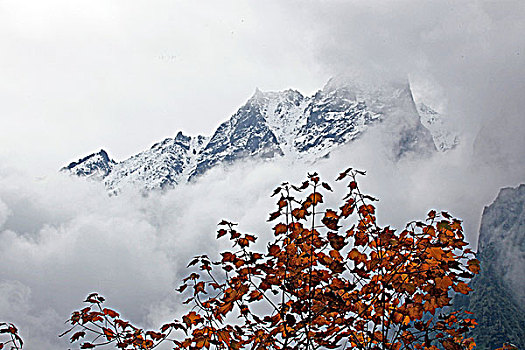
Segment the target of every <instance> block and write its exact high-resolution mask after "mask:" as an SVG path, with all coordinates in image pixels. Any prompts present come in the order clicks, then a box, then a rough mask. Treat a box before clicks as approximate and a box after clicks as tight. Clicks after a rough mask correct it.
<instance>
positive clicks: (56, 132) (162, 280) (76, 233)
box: [0, 0, 525, 349]
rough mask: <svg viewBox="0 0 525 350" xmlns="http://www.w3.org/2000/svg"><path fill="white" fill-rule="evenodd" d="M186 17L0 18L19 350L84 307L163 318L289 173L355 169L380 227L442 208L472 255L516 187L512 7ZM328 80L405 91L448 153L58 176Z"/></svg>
mask: <svg viewBox="0 0 525 350" xmlns="http://www.w3.org/2000/svg"><path fill="white" fill-rule="evenodd" d="M200 5H201V4H198V5H197V4H195V3H193V2H186V1H181V2H173V1H160V2H158V3H156V4H155V5H152V4H149V3H148V4H146V3H144V2H139V1H129V0H128V1H126V2H123V1H122V2H119V1H115V2H112V3H107V2H102V1H90V2H85V1H79V2H75V3H72V2H70V1H61V0H54V1H50V2H46V5H45V6H44V5H42V3H40V2H37V1H28V2H18V1H3V2H1V3H0V10H1V11H0V23H1V24H0V29H2V31H0V45H1V47H2V48H4V50H2V54H1V55H0V63H1V65H0V72H1V73H2V77H3V81H2V83H1V84H0V102H1V106H2V115H1V117H0V118H1V121H2V126H1V128H0V242H2V244H1V245H0V257H1V258H0V259H1V266H2V268H1V269H0V320H2V321H4V320H5V321H9V322H14V323H16V324H17V325H18V326H19V328H20V330H21V335H22V336H23V337H24V339H25V340H26V343H27V348H28V349H30V348H38V349H57V348H64V349H65V348H67V346H68V342H67V339H66V340H64V339H58V338H57V334H59V333H61V332H62V331H64V330H65V325H64V324H63V321H65V320H66V319H67V318H68V316H69V313H70V312H71V311H72V310H73V309H75V308H80V307H81V306H82V300H83V299H84V298H85V296H86V295H87V294H88V293H90V292H92V291H98V292H100V293H102V294H103V295H104V296H106V298H107V299H108V305H111V306H113V307H115V308H117V309H118V310H119V311H120V312H121V314H122V315H123V317H125V318H128V319H130V320H132V321H134V322H136V323H138V324H140V325H143V326H148V327H156V326H159V325H160V324H161V322H164V321H167V320H169V319H170V318H171V317H172V316H173V315H176V314H177V313H178V312H180V310H181V309H180V306H179V305H180V300H179V299H178V298H177V296H176V293H175V292H174V288H175V287H177V286H178V284H179V282H180V279H181V277H182V276H183V275H184V273H185V266H186V263H187V261H188V259H189V258H190V257H191V256H193V255H197V254H201V253H203V252H209V253H210V254H211V255H213V254H216V253H217V252H218V251H220V250H223V249H225V248H226V247H227V243H226V242H221V241H219V242H218V241H216V240H215V230H216V224H217V223H218V222H219V221H220V220H221V219H223V218H226V219H230V220H232V221H235V222H239V223H240V224H241V225H240V229H241V230H246V231H250V232H257V233H259V234H261V235H262V237H263V238H261V239H262V240H264V239H265V238H264V237H267V236H265V235H267V234H268V232H270V231H269V228H270V227H271V226H270V225H269V224H268V223H266V219H267V214H268V213H269V212H270V211H272V210H273V209H274V204H275V203H274V199H271V198H270V197H269V195H270V194H271V191H272V190H273V188H274V187H275V186H276V185H278V184H279V183H281V182H282V181H288V180H290V181H301V180H303V179H304V177H305V176H306V173H307V172H311V171H314V170H316V171H318V172H319V173H320V174H321V176H322V177H323V178H324V179H325V180H327V181H329V182H331V183H332V184H333V181H331V180H333V179H334V178H335V177H336V176H337V174H338V173H339V171H341V170H344V169H346V168H347V167H348V166H353V167H356V168H360V169H364V170H367V173H368V175H367V176H366V177H365V178H364V179H363V180H362V186H363V189H364V190H365V191H366V192H369V193H371V194H372V195H374V196H376V197H378V198H380V202H379V203H378V218H379V220H380V222H381V224H385V225H386V224H391V225H392V226H394V227H397V228H402V226H403V225H404V223H406V222H407V221H410V220H413V219H417V218H419V219H421V218H424V216H425V215H426V213H427V211H428V210H430V209H432V208H435V209H437V210H447V211H449V212H450V213H451V214H452V215H454V216H456V217H459V218H461V219H462V220H463V221H464V228H465V232H466V235H467V238H468V240H469V242H470V243H471V245H472V246H473V247H475V246H476V243H477V234H478V229H479V222H480V217H481V212H482V210H483V207H484V206H486V205H488V204H490V203H491V202H492V201H493V200H494V198H495V197H496V195H497V193H498V191H499V189H500V188H501V187H504V186H516V185H518V184H519V183H521V182H524V181H525V162H524V161H523V159H525V158H524V156H525V154H524V153H525V141H524V138H523V135H524V134H525V123H524V116H523V111H524V110H525V99H523V91H525V86H524V85H525V69H524V67H525V64H524V63H525V62H524V59H523V57H524V55H525V53H524V47H525V37H524V36H523V32H525V4H524V3H523V2H521V1H514V2H513V1H506V2H497V3H496V2H481V1H476V2H461V3H459V2H457V1H450V2H447V1H435V2H417V1H405V2H386V1H384V2H383V1H374V2H363V1H350V2H349V1H344V2H343V1H331V2H327V1H301V2H297V1H289V2H282V1H265V2H264V3H263V2H257V3H256V2H253V3H246V2H238V1H226V2H221V3H220V4H218V3H216V2H205V3H204V5H202V6H200ZM340 74H344V75H347V76H353V77H357V78H358V79H361V80H363V79H370V78H372V79H374V80H377V79H380V80H381V79H392V78H396V79H397V78H399V77H402V78H403V79H406V77H408V79H409V80H410V83H411V86H412V90H413V93H414V96H415V98H416V101H418V102H425V103H427V104H429V105H430V106H432V107H434V108H436V109H437V110H438V111H439V112H441V113H442V114H443V116H444V118H445V119H446V120H447V123H448V124H449V125H450V126H451V127H452V128H453V129H454V131H456V132H458V133H459V136H460V144H459V145H458V146H457V147H456V148H455V149H453V150H451V151H448V152H445V153H435V154H433V155H431V156H427V157H422V156H416V155H412V156H410V155H409V156H407V157H405V158H404V159H402V160H400V161H399V162H394V161H393V160H392V159H393V158H392V157H391V155H390V154H389V149H388V148H387V147H385V144H388V140H385V138H387V137H386V136H385V135H386V134H385V133H384V130H382V129H381V128H374V129H370V130H369V132H367V133H366V134H365V135H364V137H362V138H361V139H360V140H359V141H358V142H357V143H354V144H352V145H347V146H344V147H342V148H340V149H338V150H337V151H335V152H333V153H332V154H331V155H330V157H329V158H328V159H323V160H320V161H319V162H317V163H316V164H300V163H295V164H290V163H289V162H288V161H287V160H282V159H281V160H274V161H268V162H256V161H250V162H242V163H239V164H235V165H234V166H232V167H228V168H216V169H213V170H212V171H210V172H209V173H207V174H206V175H205V176H204V177H202V178H201V179H199V181H197V182H196V183H194V184H189V185H183V186H179V187H177V188H175V189H173V190H171V191H168V192H166V193H164V194H161V193H151V194H149V195H148V196H143V195H141V194H140V193H139V192H138V191H137V192H133V191H131V190H129V191H126V192H124V193H122V194H121V195H119V196H113V197H109V196H108V195H107V193H106V192H105V190H104V189H103V187H102V186H101V184H98V183H95V182H89V181H84V180H82V179H74V178H70V177H68V176H65V175H63V174H58V173H57V170H58V169H59V168H60V167H62V166H63V165H65V164H67V163H68V162H69V161H71V160H75V159H78V157H80V156H82V155H85V154H87V153H90V152H92V151H94V150H98V149H100V147H104V148H105V149H106V150H107V151H108V152H109V154H110V156H112V157H114V158H116V160H122V159H124V158H125V157H127V156H129V155H131V154H133V153H136V152H138V151H141V150H143V149H145V148H146V147H149V146H150V145H151V144H153V143H155V142H156V141H158V140H160V139H163V138H164V137H168V136H173V135H175V134H176V132H177V131H178V130H183V131H185V132H189V133H190V134H193V135H195V134H197V133H203V134H209V133H211V132H212V130H214V129H215V128H216V127H217V125H218V124H219V123H220V122H222V121H224V120H226V119H227V118H228V117H229V115H230V114H231V113H233V112H234V111H235V110H236V108H238V106H240V105H242V104H243V103H244V101H245V100H246V98H247V97H248V96H250V95H251V94H252V92H253V90H254V89H255V87H256V86H258V87H260V88H261V89H262V90H268V89H271V90H280V89H285V88H296V89H298V90H300V91H302V92H303V93H305V94H311V93H312V92H314V91H315V90H316V89H319V88H321V87H322V85H323V83H324V82H325V81H326V80H328V78H329V77H330V76H336V75H340ZM343 187H344V186H343V185H334V189H335V190H336V193H335V194H334V195H333V196H332V197H329V198H331V199H329V201H328V202H327V205H328V206H331V207H335V206H336V205H337V203H338V199H339V198H340V197H342V195H343V193H342V192H341V191H339V192H338V190H342V188H343ZM327 200H328V197H327Z"/></svg>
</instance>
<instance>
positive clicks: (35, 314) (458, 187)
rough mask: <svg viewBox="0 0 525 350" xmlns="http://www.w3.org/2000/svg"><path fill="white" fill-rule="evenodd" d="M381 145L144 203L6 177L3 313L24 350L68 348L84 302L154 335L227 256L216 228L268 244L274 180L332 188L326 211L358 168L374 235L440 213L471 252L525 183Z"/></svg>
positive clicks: (224, 173)
mask: <svg viewBox="0 0 525 350" xmlns="http://www.w3.org/2000/svg"><path fill="white" fill-rule="evenodd" d="M381 135H383V136H381ZM384 135H385V134H384V133H382V132H381V130H380V128H376V129H372V130H371V131H370V132H369V133H367V134H366V135H365V137H363V138H362V139H361V140H360V141H359V142H357V143H356V144H353V145H351V146H345V147H342V148H340V149H339V150H338V151H336V152H334V153H333V154H332V155H331V157H330V158H329V159H325V160H322V161H320V162H318V163H317V164H316V165H315V166H313V165H308V164H289V163H287V162H286V161H284V160H276V161H272V162H248V163H240V164H237V165H235V166H233V167H230V168H228V169H226V170H225V169H214V170H212V171H210V172H209V173H208V174H207V175H206V176H204V177H203V178H202V179H200V181H198V182H196V183H195V184H189V185H183V186H179V187H177V188H175V189H174V190H171V191H168V192H166V193H164V194H158V193H152V194H151V195H149V196H147V197H144V196H142V195H140V194H138V193H131V192H130V191H128V192H126V193H123V194H121V195H119V196H116V197H108V196H107V195H106V193H105V191H104V190H103V188H102V186H101V184H98V183H92V182H86V181H84V180H82V179H75V178H70V177H68V176H65V175H61V174H57V175H55V176H51V177H47V178H45V179H40V180H34V178H32V176H28V175H26V174H21V173H17V172H15V171H12V170H11V171H9V170H6V169H3V171H0V173H1V174H2V176H1V177H0V203H3V204H2V205H0V218H3V220H2V225H1V226H0V241H1V242H2V244H1V245H0V256H1V257H2V269H1V270H0V289H1V290H2V291H4V292H3V293H0V314H1V315H2V316H3V317H9V318H10V319H9V321H11V322H15V323H17V324H18V325H19V326H20V328H21V332H22V335H23V336H24V337H25V338H26V339H27V342H28V348H33V347H38V348H44V349H45V348H48V349H52V348H57V347H60V348H65V347H66V346H67V342H65V341H64V340H58V338H56V335H57V334H59V333H60V332H61V331H63V330H64V325H63V323H62V322H61V321H62V320H65V319H66V318H67V317H68V315H69V313H70V312H71V310H72V309H74V308H78V307H80V306H81V304H82V303H81V301H82V300H83V298H84V297H85V296H86V295H87V294H88V293H90V292H92V291H97V292H100V293H102V294H103V295H105V296H106V297H107V299H108V302H109V304H110V305H112V306H114V307H116V308H117V309H118V310H119V311H121V312H122V314H123V316H124V317H127V318H129V319H131V320H133V321H134V322H137V323H139V324H142V325H144V326H150V327H155V326H158V325H160V324H161V322H162V321H167V320H169V316H170V315H175V314H176V311H177V310H180V300H179V299H178V297H177V295H176V293H175V292H174V288H175V287H176V286H177V285H178V284H179V282H180V279H181V277H182V276H183V275H184V273H185V266H186V264H187V262H188V260H189V258H190V257H192V256H194V255H197V254H202V253H205V252H207V253H209V254H210V255H214V254H217V252H218V251H220V250H221V249H225V246H224V244H225V242H223V243H221V242H217V241H216V240H215V234H216V233H215V232H216V224H217V223H218V222H219V221H220V220H221V219H223V218H226V219H230V220H232V221H235V222H239V223H240V224H241V226H240V228H241V230H246V231H251V232H257V233H259V234H261V235H262V236H263V237H264V236H265V235H268V233H269V232H271V231H270V227H271V225H269V224H268V223H266V219H267V217H268V213H269V212H270V211H273V209H274V203H273V202H274V199H273V198H270V197H269V195H270V194H271V191H272V189H273V188H274V187H275V186H276V185H278V184H280V183H281V182H282V181H287V180H291V181H294V182H299V181H301V180H303V179H304V178H305V176H306V173H307V172H308V171H310V172H311V171H313V170H316V171H319V172H320V174H321V176H322V177H323V178H324V179H325V180H327V181H329V182H331V183H332V184H334V189H336V194H334V195H333V196H329V197H327V199H329V201H328V202H327V205H328V206H331V207H334V206H336V205H337V204H338V200H339V199H340V197H341V196H342V195H343V191H344V188H343V187H344V185H343V184H336V183H334V181H332V180H333V179H334V178H335V177H336V176H337V174H338V172H339V171H341V170H344V169H345V168H346V167H347V166H354V167H357V168H361V169H366V170H367V171H368V175H367V176H366V177H365V178H363V180H362V187H363V189H364V190H365V191H367V192H369V193H371V194H373V195H374V196H376V197H378V198H380V202H379V203H378V210H379V211H378V218H379V219H380V222H381V223H382V224H385V225H386V224H391V225H392V226H393V227H397V228H402V227H403V225H404V223H406V222H408V221H410V220H413V219H422V218H424V217H425V215H426V213H427V211H428V210H430V209H431V208H436V209H438V210H448V211H449V212H451V213H452V214H453V215H455V216H457V217H459V218H461V219H463V220H464V222H465V225H464V226H465V229H466V234H467V237H468V239H469V240H470V242H471V243H473V244H474V245H475V242H476V239H477V229H478V224H479V220H480V215H481V211H482V209H483V206H484V205H487V204H489V203H490V202H491V201H492V200H493V198H494V197H495V195H496V194H497V191H498V189H499V188H500V187H501V186H503V185H514V184H517V183H518V182H519V181H522V180H525V177H523V168H524V166H523V164H520V166H519V167H518V166H516V164H514V165H513V166H510V168H509V167H507V168H506V169H503V168H500V167H496V166H494V164H484V163H480V162H479V161H477V160H476V159H475V158H474V157H473V152H472V150H471V147H470V146H469V145H465V146H460V147H459V148H457V149H455V150H453V151H450V152H448V153H436V154H435V155H434V156H432V157H429V158H419V157H414V158H411V159H408V158H407V159H404V160H402V161H401V162H399V163H393V162H392V161H391V160H390V159H391V157H390V156H389V154H388V151H387V150H386V149H385V147H384V144H385V143H384V141H385V140H384ZM337 191H338V192H337ZM263 239H264V238H263ZM40 325H43V326H40ZM42 344H47V345H45V346H44V347H42ZM37 345H38V346H37Z"/></svg>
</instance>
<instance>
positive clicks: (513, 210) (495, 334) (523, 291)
mask: <svg viewBox="0 0 525 350" xmlns="http://www.w3.org/2000/svg"><path fill="white" fill-rule="evenodd" d="M477 255H478V259H479V260H480V262H481V271H480V274H479V275H476V276H475V277H474V278H473V279H472V281H471V283H470V286H471V288H472V289H473V291H472V292H471V293H470V294H469V295H468V296H456V297H455V299H454V307H455V308H459V307H464V308H465V309H468V310H470V311H472V312H473V313H474V317H475V318H476V320H477V322H478V324H479V325H478V326H477V327H476V328H475V329H474V331H473V332H472V336H474V339H475V341H476V344H477V348H478V349H496V348H498V347H501V345H502V344H503V343H504V342H510V343H513V344H515V345H517V346H518V348H519V349H523V348H525V317H524V316H525V304H524V302H525V185H520V186H519V187H517V188H504V189H502V190H501V191H500V193H499V195H498V197H497V198H496V200H495V201H494V203H492V204H491V205H490V206H488V207H486V208H485V210H484V211H483V216H482V220H481V228H480V235H479V241H478V254H477Z"/></svg>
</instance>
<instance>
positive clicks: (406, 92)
mask: <svg viewBox="0 0 525 350" xmlns="http://www.w3.org/2000/svg"><path fill="white" fill-rule="evenodd" d="M375 125H382V127H383V128H384V130H386V132H388V133H389V137H385V139H392V140H393V141H391V142H392V144H390V145H387V147H388V148H389V149H391V152H392V154H393V158H395V159H399V158H401V157H403V156H404V155H406V154H410V153H417V154H425V153H429V152H433V151H435V150H436V148H435V146H434V143H433V140H432V136H431V134H430V132H429V131H428V130H427V129H425V127H423V125H422V124H421V122H420V116H419V114H418V111H417V109H416V107H415V104H414V100H413V98H412V92H411V91H410V86H409V85H408V82H404V83H388V84H382V85H376V86H364V85H359V84H356V83H353V82H350V81H348V80H347V79H342V78H339V79H331V80H330V81H329V82H328V83H327V84H326V85H325V87H324V88H323V89H322V90H320V91H318V92H317V93H316V94H314V95H313V96H311V97H305V96H303V95H302V94H301V93H299V92H298V91H295V90H285V91H281V92H261V91H259V90H256V92H255V94H254V95H253V96H252V97H251V98H250V99H249V100H248V101H247V102H246V104H244V105H243V106H242V107H241V108H239V110H238V111H237V112H236V113H235V114H234V115H233V116H232V117H231V118H230V119H229V120H227V121H225V122H224V123H222V124H221V125H220V126H219V127H218V128H217V130H216V131H215V132H214V133H213V135H212V136H211V137H204V136H197V137H190V136H185V135H183V134H182V133H181V132H179V133H178V134H177V136H176V137H175V138H167V139H165V140H163V141H161V142H159V143H156V144H155V145H153V146H152V147H151V148H150V149H148V150H145V151H143V152H140V153H138V154H136V155H134V156H132V157H130V158H128V159H126V160H124V161H122V162H119V163H115V162H114V161H111V160H109V158H108V157H107V154H106V153H105V152H103V151H101V152H100V153H99V154H98V156H97V157H96V159H95V158H93V157H94V156H95V155H91V156H89V157H86V158H84V159H81V160H79V161H78V162H74V163H71V164H70V165H69V166H68V167H66V168H64V170H66V171H69V172H70V173H71V174H73V175H78V176H86V177H91V175H94V174H96V176H93V177H94V178H97V179H102V180H103V181H104V183H105V185H106V187H107V189H108V190H109V191H110V192H112V193H117V192H118V191H120V190H122V189H123V188H125V187H127V186H139V187H141V188H143V189H144V190H146V191H147V190H152V189H165V188H170V187H173V186H175V185H177V184H180V183H184V182H187V181H190V180H193V179H196V178H197V177H198V176H201V175H203V174H205V173H206V172H207V171H208V170H210V169H211V168H213V167H215V166H217V165H221V164H222V165H228V164H231V163H233V162H235V161H238V160H241V159H246V158H252V159H253V158H261V159H270V158H274V157H289V158H290V159H293V160H301V161H305V160H308V161H314V160H316V159H320V158H322V157H326V156H327V155H328V154H329V153H330V152H331V151H332V150H334V149H335V148H337V147H338V146H340V145H343V144H346V143H349V142H351V141H353V140H355V139H357V138H359V137H360V136H361V135H363V134H364V133H365V132H366V131H367V129H368V128H370V127H375ZM102 152H103V153H102Z"/></svg>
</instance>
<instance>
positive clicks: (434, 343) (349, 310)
mask: <svg viewBox="0 0 525 350" xmlns="http://www.w3.org/2000/svg"><path fill="white" fill-rule="evenodd" d="M360 175H365V173H364V172H362V171H358V170H354V169H351V168H350V169H347V170H346V171H344V172H342V173H341V174H340V175H339V177H338V179H337V180H343V179H346V180H349V183H348V192H347V193H346V195H345V196H344V198H343V202H342V205H341V206H340V207H339V208H338V209H324V210H321V206H322V204H323V192H326V191H330V192H331V191H332V189H331V187H330V185H329V184H327V183H325V182H321V181H320V178H319V176H318V175H317V174H316V173H313V174H309V175H308V179H307V180H306V181H304V182H303V183H302V184H301V185H300V186H295V185H291V184H289V183H283V184H282V185H281V186H279V187H277V188H276V189H275V191H274V192H273V195H272V196H273V197H277V198H278V201H277V210H276V211H275V212H273V213H271V214H270V217H269V219H268V221H272V222H277V223H276V224H275V226H274V227H273V233H272V236H273V239H272V242H271V243H269V244H268V245H267V246H266V249H265V251H264V252H258V251H256V250H255V249H254V248H252V246H253V245H254V243H255V241H256V240H257V236H256V235H252V234H243V233H241V232H239V231H237V229H236V226H237V224H234V223H231V222H228V221H225V220H223V221H222V222H221V223H220V224H219V225H220V229H219V230H218V234H217V238H221V237H224V236H228V237H229V239H230V241H231V242H232V243H233V249H232V250H231V251H226V252H222V253H221V256H222V258H221V259H220V260H219V261H216V262H213V261H212V260H211V259H210V258H209V257H208V256H207V255H201V256H197V257H195V258H194V259H193V260H192V261H191V262H190V263H189V265H188V267H190V268H192V269H193V270H192V271H191V273H190V274H189V275H188V277H186V278H185V279H184V280H183V284H182V285H181V287H180V288H179V289H178V291H179V292H181V293H183V294H187V295H188V299H187V300H186V301H185V302H184V303H185V304H190V305H191V308H190V311H189V312H187V313H186V314H185V315H184V316H183V317H182V320H175V321H174V322H172V323H168V324H165V325H163V326H162V327H161V328H160V330H158V331H145V330H142V329H140V328H137V327H135V326H133V325H131V324H130V323H129V322H127V321H124V320H123V319H121V318H120V315H119V314H118V313H117V312H116V311H114V310H111V309H107V308H103V307H102V304H103V303H104V299H103V297H101V296H99V295H98V294H96V293H94V294H91V295H90V296H88V298H87V299H86V302H87V303H89V304H90V305H89V306H88V307H85V308H83V309H81V310H78V311H75V312H73V314H72V316H71V318H70V319H69V321H70V323H71V328H70V329H69V330H68V331H66V332H65V333H64V334H66V333H68V332H71V331H73V330H76V333H74V334H73V335H72V336H71V341H72V342H80V341H84V338H85V337H86V336H88V335H89V336H94V339H93V340H90V341H88V342H85V341H84V343H82V345H81V348H82V349H88V348H93V347H97V346H100V345H104V344H109V343H115V345H116V346H117V347H118V348H121V349H151V348H154V347H156V346H157V345H159V344H160V343H161V342H163V341H166V340H170V341H172V342H173V346H174V348H175V349H202V348H206V349H208V348H216V349H306V350H311V349H335V348H337V349H349V348H352V349H353V348H356V349H363V350H364V349H367V350H368V349H371V350H375V349H392V350H399V349H401V348H403V349H438V346H439V347H443V348H445V349H447V350H456V349H472V348H473V347H474V346H475V343H474V341H473V339H472V338H465V337H464V334H465V333H466V332H467V331H468V330H469V329H470V328H473V327H474V326H475V324H476V323H475V321H474V320H473V319H470V318H468V312H467V313H466V315H467V316H465V314H463V313H460V312H459V311H453V312H446V311H445V310H446V308H447V306H448V305H450V300H451V291H452V290H453V291H455V292H457V293H462V294H467V293H468V292H469V291H470V288H469V287H468V286H467V282H468V280H469V279H470V278H471V277H473V275H474V274H476V273H478V271H479V263H478V261H477V260H476V259H474V258H473V253H472V252H471V251H470V250H469V249H466V246H467V243H466V242H465V240H464V238H465V237H464V234H463V230H462V226H461V221H460V220H458V219H456V218H453V217H452V216H450V215H449V214H448V213H447V212H441V213H440V214H438V213H437V212H436V211H434V210H432V211H430V212H429V213H428V216H427V218H426V220H425V221H413V222H410V223H408V224H407V225H406V227H405V228H404V229H403V230H401V231H396V230H394V229H393V228H390V227H389V226H386V227H380V226H379V225H378V223H377V219H376V216H375V212H376V209H375V207H374V206H373V205H372V204H371V203H372V202H374V201H376V200H377V199H375V198H373V197H371V196H369V195H367V194H363V193H362V192H361V190H360V188H359V186H358V184H357V177H358V176H360ZM305 191H308V192H307V195H306V197H305V198H304V199H302V200H300V199H298V198H297V195H298V194H300V193H302V192H305ZM278 219H279V220H280V221H278ZM175 330H176V331H177V332H178V333H179V334H182V332H183V333H184V335H182V337H179V338H177V339H174V338H171V335H170V334H171V333H172V332H173V331H175Z"/></svg>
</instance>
